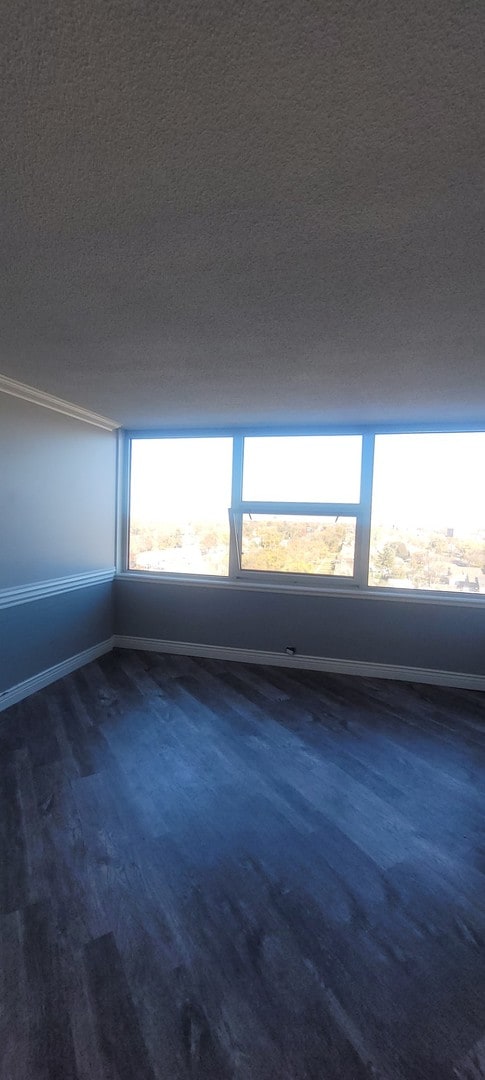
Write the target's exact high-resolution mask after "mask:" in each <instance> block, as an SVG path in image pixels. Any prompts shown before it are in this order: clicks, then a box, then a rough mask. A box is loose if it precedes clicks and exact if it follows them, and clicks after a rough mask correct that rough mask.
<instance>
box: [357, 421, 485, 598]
mask: <svg viewBox="0 0 485 1080" xmlns="http://www.w3.org/2000/svg"><path fill="white" fill-rule="evenodd" d="M484 464H485V433H484V432H478V433H473V434H472V433H458V434H441V433H440V434H436V435H433V434H424V435H377V436H376V446H375V465H374V491H373V500H372V531H371V550H370V569H369V584H370V585H380V586H385V587H386V588H389V587H391V588H396V589H403V588H404V589H433V590H437V591H438V592H461V593H483V592H485V499H484V494H483V492H484V487H483V467H484Z"/></svg>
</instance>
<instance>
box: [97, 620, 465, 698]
mask: <svg viewBox="0 0 485 1080" xmlns="http://www.w3.org/2000/svg"><path fill="white" fill-rule="evenodd" d="M113 646H114V648H118V649H140V650H142V651H145V652H165V653H178V654H181V655H183V656H205V657H208V658H209V659H212V660H234V661H236V662H239V663H243V664H268V665H269V666H273V667H288V668H292V667H297V668H306V670H309V671H328V672H334V673H335V674H336V675H363V676H367V677H368V678H371V679H399V680H401V681H404V682H420V683H432V684H434V685H436V686H454V687H457V688H459V689H462V690H485V675H469V674H467V673H466V672H459V671H437V670H434V669H433V668H419V667H405V666H404V665H395V664H374V663H368V662H367V661H364V660H339V659H335V658H334V657H326V656H300V655H296V656H287V654H286V653H278V652H268V651H263V650H262V649H231V648H227V647H226V646H225V645H200V644H196V643H193V642H187V641H162V640H158V639H157V638H144V637H127V636H124V635H123V634H115V636H114V638H113Z"/></svg>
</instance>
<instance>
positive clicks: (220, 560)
mask: <svg viewBox="0 0 485 1080" xmlns="http://www.w3.org/2000/svg"><path fill="white" fill-rule="evenodd" d="M231 472H232V439H217V438H215V439H134V440H133V442H132V451H131V514H130V557H129V567H130V570H152V571H154V572H155V571H157V572H160V571H165V572H167V573H175V574H227V573H228V570H229V518H228V507H229V506H230V505H231Z"/></svg>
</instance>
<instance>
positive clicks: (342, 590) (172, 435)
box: [117, 421, 485, 606]
mask: <svg viewBox="0 0 485 1080" xmlns="http://www.w3.org/2000/svg"><path fill="white" fill-rule="evenodd" d="M467 432H483V434H484V435H485V422H484V421H476V422H473V423H471V422H468V423H461V424H459V423H453V424H451V423H450V424H444V423H442V424H440V423H433V424H431V423H427V424H426V423H423V424H412V425H411V424H404V423H403V424H375V425H372V426H369V425H348V426H343V425H339V426H320V425H319V426H305V427H298V428H294V427H289V426H285V427H265V428H262V427H250V426H248V427H245V428H236V427H230V428H229V427H224V428H164V429H159V428H157V429H154V430H143V431H139V430H136V429H134V430H125V431H124V432H123V434H122V446H121V449H120V454H119V465H120V483H119V487H118V511H117V519H118V544H117V566H118V576H120V575H121V576H123V577H126V578H129V579H130V580H144V581H158V582H165V583H169V582H171V583H179V584H186V585H190V584H197V585H206V586H211V585H212V586H216V587H221V586H222V587H228V588H234V587H237V588H243V589H244V588H248V589H257V590H259V589H262V590H264V591H270V592H281V591H282V592H300V593H304V594H307V593H316V594H325V595H331V594H333V595H342V596H345V595H352V596H354V597H355V596H360V597H363V598H367V599H369V598H376V597H382V598H384V599H385V598H387V599H389V598H392V599H395V600H407V601H415V602H418V603H421V602H424V603H429V602H431V603H436V602H439V603H444V604H450V603H451V604H456V603H458V604H460V605H463V604H469V605H472V606H476V605H477V604H478V605H480V604H482V603H483V600H484V598H485V593H480V594H473V593H461V592H455V591H452V590H450V591H449V592H447V591H441V590H432V589H411V588H402V589H397V588H395V587H393V586H391V587H388V586H383V585H369V583H368V573H369V557H370V542H371V513H372V488H373V469H374V449H375V438H376V436H377V435H401V434H453V433H456V434H460V433H467ZM305 435H311V436H331V435H338V436H345V435H354V436H356V435H357V436H361V438H362V458H361V487H360V500H359V502H358V503H292V502H289V503H286V502H274V503H273V502H256V501H248V500H243V498H242V485H243V460H244V439H245V438H250V437H252V436H253V437H264V436H268V437H277V436H283V437H291V436H295V437H296V436H305ZM197 438H201V439H207V438H215V439H216V438H231V439H232V440H233V465H232V490H231V506H230V508H228V514H229V527H230V529H229V531H230V540H229V566H228V573H227V575H215V574H197V573H194V574H192V573H178V572H168V571H146V570H134V569H130V568H129V563H128V560H129V533H130V486H131V447H132V443H133V441H135V440H140V439H197ZM247 513H254V514H257V513H277V514H281V515H282V516H283V515H285V516H292V515H295V516H297V515H305V516H312V515H315V516H318V517H321V516H326V517H328V516H339V517H352V518H355V519H356V532H355V550H354V573H353V575H352V576H349V575H346V576H341V575H335V574H326V575H323V574H305V573H301V574H298V573H291V572H287V571H267V570H244V569H243V568H242V567H241V565H240V552H241V540H242V519H243V514H247Z"/></svg>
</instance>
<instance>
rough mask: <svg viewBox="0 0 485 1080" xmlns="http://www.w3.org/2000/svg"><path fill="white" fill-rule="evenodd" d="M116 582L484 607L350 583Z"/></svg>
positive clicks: (455, 597) (160, 577) (139, 573)
mask: <svg viewBox="0 0 485 1080" xmlns="http://www.w3.org/2000/svg"><path fill="white" fill-rule="evenodd" d="M116 580H117V581H130V582H131V583H132V584H133V583H135V582H143V583H146V582H151V583H152V584H153V585H180V586H182V587H183V586H191V587H192V588H203V589H232V590H235V591H238V590H242V591H243V592H247V591H249V592H263V593H282V594H283V595H293V596H318V597H321V598H322V597H341V598H346V599H349V598H350V597H351V598H352V600H381V601H382V600H395V601H398V602H399V603H409V604H432V605H435V606H443V605H445V606H450V605H451V606H452V607H477V608H480V607H481V606H483V605H484V603H485V594H483V593H482V594H480V595H478V596H477V595H473V594H470V593H468V594H461V593H460V594H457V593H441V592H429V593H426V592H421V591H418V590H416V592H412V591H411V590H409V589H402V590H401V589H386V588H380V587H378V586H375V585H368V586H359V585H356V584H355V583H354V582H351V583H349V584H348V585H339V586H333V587H332V586H322V585H318V586H316V585H302V584H300V583H292V584H288V585H284V584H282V583H281V582H278V583H276V582H275V583H272V582H269V581H244V580H242V579H241V578H229V577H216V576H214V577H212V576H209V575H208V576H206V577H203V576H197V575H195V574H194V575H183V574H159V573H152V572H146V571H143V570H122V571H120V572H119V573H117V574H116Z"/></svg>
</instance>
